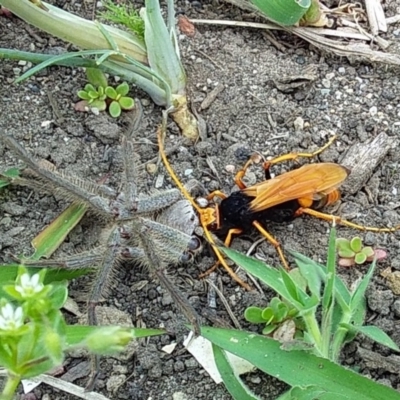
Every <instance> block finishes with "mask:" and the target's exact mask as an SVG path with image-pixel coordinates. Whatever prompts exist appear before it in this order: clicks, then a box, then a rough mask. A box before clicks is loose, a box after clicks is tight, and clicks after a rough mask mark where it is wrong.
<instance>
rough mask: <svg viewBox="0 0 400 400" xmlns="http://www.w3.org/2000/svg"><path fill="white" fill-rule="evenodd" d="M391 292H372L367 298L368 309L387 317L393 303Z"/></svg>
mask: <svg viewBox="0 0 400 400" xmlns="http://www.w3.org/2000/svg"><path fill="white" fill-rule="evenodd" d="M393 298H394V296H393V292H392V291H391V290H370V291H369V293H368V296H367V299H368V307H369V308H370V309H371V310H372V311H376V312H377V313H379V314H382V315H387V314H389V312H390V306H391V304H392V302H393Z"/></svg>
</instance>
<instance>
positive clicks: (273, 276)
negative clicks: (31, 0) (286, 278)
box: [220, 247, 288, 297]
mask: <svg viewBox="0 0 400 400" xmlns="http://www.w3.org/2000/svg"><path fill="white" fill-rule="evenodd" d="M220 250H221V251H222V252H223V253H225V254H226V255H227V257H229V258H230V259H231V260H232V261H233V262H234V263H236V264H237V265H238V266H240V267H242V268H243V269H244V270H245V271H247V272H248V273H249V274H251V275H253V276H254V277H256V278H258V279H259V280H260V281H261V282H263V283H264V284H265V285H267V286H269V287H270V288H271V289H273V290H274V291H275V292H276V293H277V294H279V295H281V296H283V297H285V296H287V295H288V294H287V291H286V288H285V286H284V285H283V282H282V279H281V274H280V272H279V269H277V268H272V267H270V266H269V265H267V264H265V263H264V262H262V261H259V260H256V259H254V258H252V257H248V256H245V255H244V254H242V253H239V252H238V251H235V250H232V249H230V248H227V247H221V248H220Z"/></svg>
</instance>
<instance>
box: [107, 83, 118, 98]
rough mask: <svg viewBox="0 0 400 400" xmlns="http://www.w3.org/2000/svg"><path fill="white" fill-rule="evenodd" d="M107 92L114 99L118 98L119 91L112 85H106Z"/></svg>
mask: <svg viewBox="0 0 400 400" xmlns="http://www.w3.org/2000/svg"><path fill="white" fill-rule="evenodd" d="M105 94H106V95H107V96H108V97H109V98H110V99H112V100H116V99H117V97H118V93H117V91H116V90H115V89H114V88H113V87H111V86H107V87H106V89H105Z"/></svg>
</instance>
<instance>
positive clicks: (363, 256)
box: [354, 252, 367, 265]
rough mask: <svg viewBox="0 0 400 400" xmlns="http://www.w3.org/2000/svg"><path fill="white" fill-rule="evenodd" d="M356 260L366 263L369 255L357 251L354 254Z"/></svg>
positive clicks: (359, 263) (356, 261)
mask: <svg viewBox="0 0 400 400" xmlns="http://www.w3.org/2000/svg"><path fill="white" fill-rule="evenodd" d="M354 261H355V263H356V264H358V265H361V264H364V263H365V261H367V255H366V254H365V253H363V252H360V253H357V254H356V255H355V256H354Z"/></svg>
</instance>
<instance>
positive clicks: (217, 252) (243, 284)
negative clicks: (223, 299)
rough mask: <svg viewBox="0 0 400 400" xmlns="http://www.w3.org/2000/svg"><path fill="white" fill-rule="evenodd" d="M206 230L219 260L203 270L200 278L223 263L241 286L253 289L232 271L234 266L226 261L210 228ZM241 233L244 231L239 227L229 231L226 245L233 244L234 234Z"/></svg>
mask: <svg viewBox="0 0 400 400" xmlns="http://www.w3.org/2000/svg"><path fill="white" fill-rule="evenodd" d="M204 232H205V234H206V236H207V240H208V241H209V243H210V244H211V245H212V247H213V250H214V253H215V255H216V256H217V258H218V261H217V262H216V263H215V264H214V265H213V266H212V267H211V268H210V269H208V270H207V271H206V272H203V273H202V274H201V275H200V276H199V278H204V277H205V276H207V275H209V274H210V273H211V272H213V271H214V270H215V269H216V268H217V267H218V266H219V265H220V264H221V265H222V266H223V267H224V268H225V269H226V271H227V272H228V274H229V275H230V276H231V278H232V279H233V280H234V281H235V282H237V283H238V284H239V285H240V286H242V287H243V288H244V289H246V290H251V287H250V286H249V285H248V284H247V283H245V282H243V281H242V280H241V279H240V278H239V277H238V276H237V275H236V274H235V273H234V272H233V271H232V268H231V267H230V266H229V265H228V264H227V263H226V261H225V258H224V256H223V254H222V253H221V252H220V251H219V249H218V247H216V245H215V243H214V240H213V238H212V236H211V234H210V232H209V231H208V230H205V231H204ZM240 233H242V230H241V229H237V228H234V229H230V230H229V232H228V235H227V236H226V238H225V241H224V244H225V246H227V247H229V246H230V244H231V242H232V239H233V235H238V234H240Z"/></svg>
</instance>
